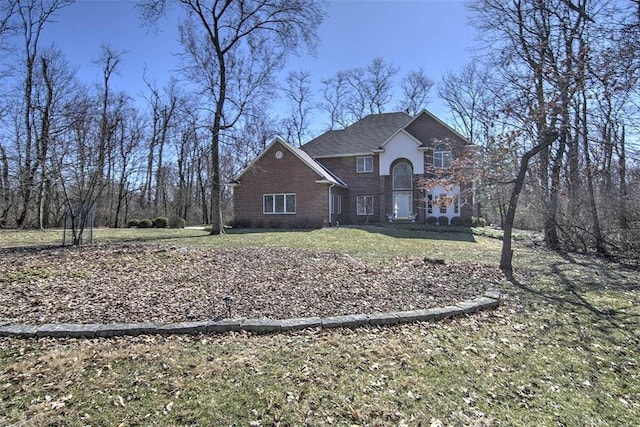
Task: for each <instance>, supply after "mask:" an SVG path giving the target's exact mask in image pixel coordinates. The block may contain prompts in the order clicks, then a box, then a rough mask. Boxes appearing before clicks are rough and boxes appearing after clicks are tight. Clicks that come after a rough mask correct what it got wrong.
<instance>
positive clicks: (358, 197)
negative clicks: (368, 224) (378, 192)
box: [356, 194, 375, 216]
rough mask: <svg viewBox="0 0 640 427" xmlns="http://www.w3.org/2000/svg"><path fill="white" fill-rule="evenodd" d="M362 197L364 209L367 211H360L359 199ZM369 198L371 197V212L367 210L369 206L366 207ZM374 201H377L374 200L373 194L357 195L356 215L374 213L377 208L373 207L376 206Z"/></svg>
mask: <svg viewBox="0 0 640 427" xmlns="http://www.w3.org/2000/svg"><path fill="white" fill-rule="evenodd" d="M360 198H362V201H363V202H364V211H365V212H364V213H359V212H358V207H359V206H358V199H360ZM367 199H371V212H367V207H366V206H367ZM374 203H375V200H374V198H373V196H372V195H368V194H366V195H362V196H356V216H367V215H373V214H374V212H375V209H374V208H373V207H374Z"/></svg>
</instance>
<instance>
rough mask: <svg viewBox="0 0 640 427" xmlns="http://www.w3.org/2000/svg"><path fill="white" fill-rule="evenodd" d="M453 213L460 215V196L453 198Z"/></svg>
mask: <svg viewBox="0 0 640 427" xmlns="http://www.w3.org/2000/svg"><path fill="white" fill-rule="evenodd" d="M453 213H454V214H459V213H460V197H459V196H458V195H455V196H453Z"/></svg>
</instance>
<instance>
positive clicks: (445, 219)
mask: <svg viewBox="0 0 640 427" xmlns="http://www.w3.org/2000/svg"><path fill="white" fill-rule="evenodd" d="M438 225H449V217H446V216H441V217H438Z"/></svg>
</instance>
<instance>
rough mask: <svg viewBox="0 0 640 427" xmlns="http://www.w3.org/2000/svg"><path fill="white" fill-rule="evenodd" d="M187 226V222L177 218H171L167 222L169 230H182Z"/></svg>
mask: <svg viewBox="0 0 640 427" xmlns="http://www.w3.org/2000/svg"><path fill="white" fill-rule="evenodd" d="M186 225H187V221H185V220H184V218H180V217H179V216H172V217H171V219H170V220H169V227H171V228H184V227H185V226H186Z"/></svg>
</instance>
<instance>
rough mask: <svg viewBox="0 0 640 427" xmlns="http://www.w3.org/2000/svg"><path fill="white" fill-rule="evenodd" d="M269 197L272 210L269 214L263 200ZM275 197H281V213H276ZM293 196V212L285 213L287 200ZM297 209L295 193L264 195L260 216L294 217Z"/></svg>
mask: <svg viewBox="0 0 640 427" xmlns="http://www.w3.org/2000/svg"><path fill="white" fill-rule="evenodd" d="M269 196H270V197H271V202H272V207H273V210H272V211H271V212H267V210H266V203H265V202H264V201H265V198H266V197H269ZM276 196H283V200H282V203H283V205H282V207H283V209H284V211H283V212H276ZM291 196H293V212H288V211H287V198H289V197H291ZM297 208H298V200H297V197H296V193H265V194H263V195H262V214H263V215H295V214H296V211H297Z"/></svg>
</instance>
